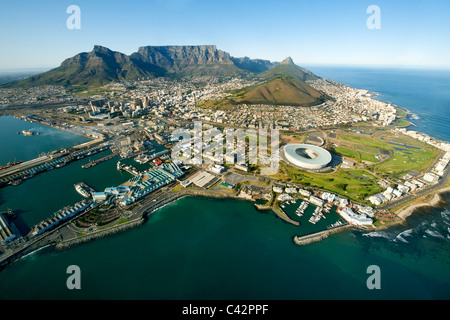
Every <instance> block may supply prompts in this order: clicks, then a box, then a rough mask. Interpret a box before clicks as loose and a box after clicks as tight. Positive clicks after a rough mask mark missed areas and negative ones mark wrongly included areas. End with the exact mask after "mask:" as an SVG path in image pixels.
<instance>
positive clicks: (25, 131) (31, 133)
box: [22, 130, 39, 136]
mask: <svg viewBox="0 0 450 320" xmlns="http://www.w3.org/2000/svg"><path fill="white" fill-rule="evenodd" d="M22 134H23V135H24V136H34V135H35V134H39V132H34V131H30V130H23V131H22Z"/></svg>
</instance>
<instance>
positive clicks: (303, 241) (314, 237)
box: [294, 224, 353, 246]
mask: <svg viewBox="0 0 450 320" xmlns="http://www.w3.org/2000/svg"><path fill="white" fill-rule="evenodd" d="M351 228H353V226H352V225H349V224H347V225H344V226H340V227H336V228H333V229H328V230H324V231H320V232H316V233H312V234H308V235H305V236H301V237H299V236H294V242H295V244H297V245H299V246H304V245H307V244H310V243H313V242H318V241H322V240H324V239H326V238H328V237H329V235H331V234H334V233H339V232H342V231H345V230H349V229H351Z"/></svg>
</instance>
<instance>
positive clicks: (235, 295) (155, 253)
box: [0, 68, 450, 300]
mask: <svg viewBox="0 0 450 320" xmlns="http://www.w3.org/2000/svg"><path fill="white" fill-rule="evenodd" d="M309 69H310V70H311V71H313V72H315V73H317V74H318V75H320V76H323V77H328V78H331V79H333V80H336V81H340V82H343V83H347V84H349V85H351V86H354V87H358V88H361V89H368V90H371V91H375V92H378V93H379V94H380V98H381V97H385V98H386V100H388V99H387V98H389V97H392V100H389V101H391V102H393V103H395V104H398V105H399V106H402V107H405V108H408V109H409V110H410V111H411V112H413V113H415V114H417V115H418V117H417V119H416V120H415V121H414V123H415V125H416V126H417V128H419V127H422V128H424V129H425V128H428V129H429V132H427V133H428V134H430V135H431V136H435V137H437V138H440V139H443V140H447V141H450V135H449V133H447V128H448V126H446V123H445V121H444V122H443V121H440V119H441V117H448V114H447V113H446V112H445V110H446V109H445V105H447V106H448V100H447V98H446V97H447V95H448V94H449V92H450V89H448V87H446V85H445V84H443V83H442V82H443V81H444V82H445V81H446V83H447V84H448V83H450V75H449V74H447V76H446V77H444V76H442V74H440V73H439V74H438V75H437V76H436V77H433V76H432V74H433V73H434V72H435V71H430V72H427V71H423V72H422V71H420V72H419V71H414V70H413V71H405V70H398V71H395V70H385V71H383V70H381V71H380V70H378V69H377V70H367V69H355V68H352V69H343V68H328V69H327V68H322V69H320V70H318V69H317V70H315V69H313V68H309ZM368 71H371V72H368ZM382 71H383V72H382ZM412 75H414V76H412ZM393 79H396V80H395V81H394V80H393ZM433 79H434V80H433ZM433 81H435V84H436V86H441V87H440V88H442V90H447V91H446V92H447V93H446V94H447V95H446V94H444V93H442V94H438V95H434V94H432V92H434V91H432V90H424V91H422V93H421V94H422V96H421V98H420V99H421V100H420V101H423V102H424V104H423V105H422V104H420V106H417V105H416V103H417V102H416V97H415V96H416V95H417V94H418V93H417V91H418V87H415V84H420V83H422V85H420V86H421V87H423V86H424V85H423V83H427V84H426V86H427V87H433V85H432V84H430V82H433ZM389 82H391V84H392V85H394V84H395V85H396V86H397V88H398V92H396V91H395V90H394V89H393V88H391V86H390V85H388V83H389ZM377 83H378V85H377ZM408 88H409V89H408ZM408 90H409V94H408ZM438 91H439V90H438ZM408 96H409V97H410V100H408ZM394 100H395V101H394ZM400 102H402V103H400ZM426 103H428V107H427V104H426ZM427 108H428V109H429V110H432V112H435V114H436V116H435V117H429V116H427V111H426V110H427ZM424 132H425V131H424ZM0 141H1V140H0ZM72 165H73V166H74V168H72V169H71V166H72ZM80 165H81V163H78V162H77V163H74V164H71V165H69V166H66V167H64V168H61V169H58V170H67V174H64V176H65V179H69V180H70V183H69V182H68V188H69V189H70V190H67V195H66V197H68V198H67V201H69V200H70V201H76V197H77V194H76V193H74V192H73V190H72V188H70V186H69V184H72V183H74V182H73V181H75V180H77V179H81V178H83V179H88V176H85V177H80V176H77V175H79V174H81V173H82V171H78V169H77V168H79V166H80ZM102 166H104V167H102ZM108 166H111V168H109V167H108ZM113 166H115V162H106V163H104V164H101V165H99V166H97V167H94V168H92V169H88V170H94V171H91V172H92V175H93V177H92V180H90V181H89V182H91V183H92V184H96V185H95V186H94V187H98V188H102V187H104V186H107V185H108V184H109V183H115V182H117V181H121V179H126V178H127V177H121V176H117V171H116V170H115V168H113ZM69 169H70V170H73V172H69V171H70V170H69ZM75 169H76V170H75ZM79 170H81V169H79ZM102 170H105V171H108V172H109V173H110V174H109V175H104V174H105V172H104V171H102ZM62 172H63V171H57V170H56V169H55V170H52V171H50V172H48V175H49V177H48V179H50V176H51V175H55V177H54V178H52V179H59V178H57V176H59V174H61V175H62ZM46 174H47V173H46ZM97 174H98V175H99V177H100V176H102V175H104V178H103V179H105V181H101V179H96V178H95V177H96V175H97ZM71 175H75V176H76V177H71ZM36 178H37V177H36ZM36 178H35V179H36ZM45 178H46V177H45V176H43V177H42V179H45ZM108 179H111V180H109V181H108ZM32 180H34V179H32ZM32 180H30V181H27V182H26V183H24V184H23V185H20V186H18V187H17V188H28V186H27V185H26V184H28V183H31V181H32ZM42 182H43V183H48V180H45V181H42ZM35 183H38V181H37V180H36V182H35ZM61 183H62V182H61ZM29 188H30V189H28V190H25V191H23V197H22V199H24V198H27V199H29V201H32V200H30V199H33V193H32V190H34V188H37V186H35V187H33V188H31V185H30V186H29ZM15 190H18V189H13V187H7V188H4V189H0V202H5V203H3V204H2V205H3V206H5V205H8V204H11V205H12V204H14V209H20V207H21V206H22V204H21V202H20V201H18V200H15V201H16V202H10V201H12V200H10V198H12V197H14V194H15V193H16V192H15ZM61 192H62V193H65V192H66V191H65V189H64V190H63V191H61ZM69 193H71V195H70V199H69V195H68V194H69ZM40 196H42V195H40ZM60 197H63V195H60ZM71 197H73V198H71ZM444 198H445V201H446V203H447V205H446V206H444V207H443V208H439V209H438V208H422V209H420V210H418V211H417V212H415V213H414V214H413V215H412V216H410V217H409V218H408V219H407V221H406V223H405V224H404V225H400V226H396V227H392V228H390V229H387V230H385V231H378V232H372V233H367V232H362V231H348V232H342V233H339V234H335V235H332V236H330V237H329V238H328V239H326V240H324V241H321V242H318V243H314V244H310V245H308V246H297V245H295V244H294V243H293V241H292V238H293V236H294V235H298V234H302V232H304V230H305V228H306V227H307V224H308V222H305V223H303V224H302V225H301V226H300V227H297V226H293V225H290V224H288V223H286V222H284V221H282V220H281V219H279V218H277V217H276V216H275V215H274V214H273V213H272V212H270V211H269V212H259V211H257V210H256V209H255V208H254V206H253V204H252V203H249V202H246V201H238V200H216V199H205V198H184V199H181V200H179V201H177V202H174V203H171V204H170V205H167V206H165V207H164V208H161V209H160V210H158V211H156V212H154V213H153V214H151V215H150V216H149V218H148V221H147V223H145V224H144V225H143V226H141V227H138V228H136V229H132V230H128V231H126V232H123V233H120V234H116V235H113V236H110V237H106V238H102V239H97V240H95V241H92V242H89V243H86V244H83V245H80V246H77V247H74V248H71V249H69V250H66V251H61V252H60V251H55V250H54V249H53V248H51V247H49V248H44V249H42V250H40V251H38V252H35V253H32V254H31V255H28V256H26V257H24V258H22V259H20V260H19V261H17V262H16V263H14V264H13V265H11V266H9V267H7V268H5V269H4V270H2V271H1V272H0V285H1V290H0V299H168V300H171V299H273V300H279V299H281V300H292V299H294V300H295V299H449V298H450V273H449V272H448V270H450V207H449V203H450V196H449V195H446V196H445V197H444ZM33 201H34V203H35V207H36V208H34V209H33V208H32V205H29V207H28V209H27V210H26V213H23V214H19V217H21V216H23V220H24V221H26V222H27V223H28V222H32V221H36V220H39V221H40V220H41V217H43V216H45V212H41V211H40V210H39V209H38V205H37V204H40V201H39V198H34V200H33ZM64 201H66V200H64ZM0 208H1V207H0ZM288 210H290V209H288ZM32 217H33V218H32ZM69 265H78V266H79V267H80V269H81V290H68V289H67V287H66V280H67V277H68V274H67V273H66V269H67V267H68V266H69ZM372 265H376V266H378V267H379V268H380V275H381V278H380V279H381V280H380V283H381V289H379V290H377V289H374V290H370V289H368V288H367V285H366V282H367V279H368V277H369V274H368V273H367V268H368V267H369V266H372Z"/></svg>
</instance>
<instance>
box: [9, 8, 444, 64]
mask: <svg viewBox="0 0 450 320" xmlns="http://www.w3.org/2000/svg"><path fill="white" fill-rule="evenodd" d="M72 4H75V5H77V6H78V7H79V8H80V17H81V20H80V21H81V22H80V26H81V29H79V30H70V29H69V28H68V27H67V25H66V22H67V20H68V18H69V17H70V16H71V14H70V13H67V8H68V7H69V6H70V5H72ZM373 4H375V5H377V6H378V7H379V8H380V10H381V12H380V21H381V25H380V26H381V28H380V29H369V28H368V27H367V20H368V19H369V18H370V17H371V16H372V14H370V13H367V9H368V7H369V6H370V5H373ZM0 8H1V9H2V10H0V26H1V27H2V30H9V32H2V33H1V34H0V41H1V42H2V43H3V44H4V46H3V50H2V52H1V53H0V71H3V72H5V71H10V70H17V69H21V70H24V71H26V70H29V69H52V68H55V67H58V66H59V65H60V64H61V62H63V61H64V60H65V59H67V58H70V57H73V56H74V55H76V54H78V53H80V52H89V51H91V50H92V49H93V47H94V45H102V46H105V47H108V48H110V49H111V50H113V51H119V52H122V53H124V54H128V55H129V54H131V53H133V52H136V51H137V50H138V48H139V47H141V46H146V45H155V46H158V45H201V44H213V45H216V46H217V48H218V49H220V50H223V51H225V52H228V53H229V54H230V55H231V56H233V57H244V56H247V57H250V58H252V59H255V58H258V59H266V60H270V61H281V60H283V59H284V58H286V57H287V56H290V57H292V59H293V60H294V62H295V63H296V64H297V65H300V66H307V65H327V66H360V67H380V68H383V67H387V68H432V69H434V68H450V25H449V24H448V23H446V21H447V20H448V19H447V16H446V15H447V12H449V11H450V10H449V9H450V3H449V2H447V1H443V0H440V1H439V0H438V1H432V2H431V1H421V0H413V1H396V2H395V3H392V1H386V0H381V1H376V2H369V1H358V0H347V1H342V2H340V3H335V2H334V1H326V0H319V1H316V2H314V3H305V2H303V1H298V0H297V1H291V0H285V1H282V2H276V3H273V2H271V1H266V0H262V1H258V2H254V1H246V2H242V1H239V2H238V1H236V0H230V1H227V3H216V2H211V1H205V0H168V1H163V0H153V1H147V2H143V1H136V0H130V1H127V2H126V3H122V2H112V3H108V4H107V5H105V4H103V3H102V4H99V3H91V2H89V1H86V0H78V1H76V2H69V1H66V0H64V1H58V2H55V1H49V0H44V1H39V2H35V1H30V0H24V1H21V2H14V3H5V4H2V5H0ZM30 48H32V49H30Z"/></svg>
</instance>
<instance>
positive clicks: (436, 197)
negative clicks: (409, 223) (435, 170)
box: [397, 186, 450, 221]
mask: <svg viewBox="0 0 450 320" xmlns="http://www.w3.org/2000/svg"><path fill="white" fill-rule="evenodd" d="M446 193H450V186H445V187H443V188H441V189H439V190H437V191H436V192H435V193H434V194H433V193H429V194H426V195H424V196H422V197H420V198H418V199H416V200H415V201H414V202H413V203H411V204H409V205H406V206H404V207H402V208H400V209H399V212H398V213H397V216H398V217H400V218H401V219H402V220H403V221H404V220H406V218H408V217H409V216H411V215H412V214H414V212H415V211H417V209H419V208H424V207H432V208H439V207H440V204H441V203H442V202H444V200H443V198H442V195H443V194H446ZM431 195H433V197H432V198H431V199H427V198H429V197H430V196H431ZM417 201H423V202H420V203H417Z"/></svg>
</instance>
